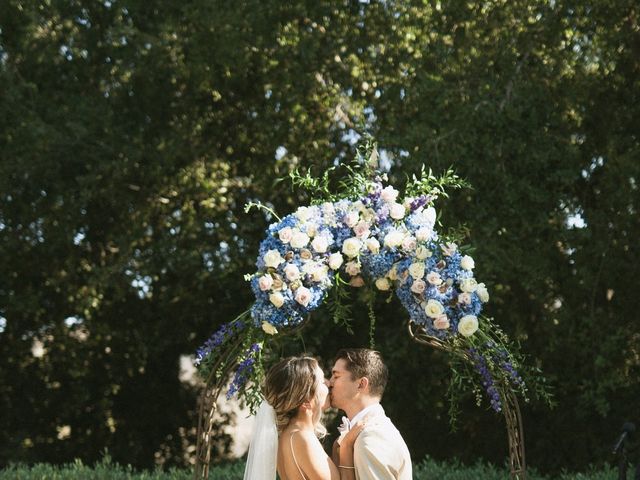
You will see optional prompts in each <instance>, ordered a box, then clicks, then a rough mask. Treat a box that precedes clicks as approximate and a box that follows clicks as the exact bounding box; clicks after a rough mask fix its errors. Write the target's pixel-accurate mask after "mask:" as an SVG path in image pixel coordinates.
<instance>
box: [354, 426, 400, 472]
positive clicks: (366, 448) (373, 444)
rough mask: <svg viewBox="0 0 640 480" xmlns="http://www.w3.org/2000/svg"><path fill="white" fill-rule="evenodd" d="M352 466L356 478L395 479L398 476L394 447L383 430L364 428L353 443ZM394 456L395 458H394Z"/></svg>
mask: <svg viewBox="0 0 640 480" xmlns="http://www.w3.org/2000/svg"><path fill="white" fill-rule="evenodd" d="M354 448H355V451H354V466H355V467H356V478H358V480H395V479H397V478H398V469H397V466H396V464H397V463H398V461H399V460H400V459H398V458H397V453H396V449H395V448H393V446H392V445H390V444H389V439H386V438H385V436H384V432H383V431H380V430H378V429H372V430H369V431H367V430H365V431H364V432H362V433H361V434H360V436H359V437H358V440H357V441H356V444H355V447H354ZM394 457H395V458H394Z"/></svg>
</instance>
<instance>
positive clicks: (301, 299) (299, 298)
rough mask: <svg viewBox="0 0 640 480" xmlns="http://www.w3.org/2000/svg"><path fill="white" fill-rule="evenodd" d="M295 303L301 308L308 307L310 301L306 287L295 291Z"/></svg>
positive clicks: (309, 291)
mask: <svg viewBox="0 0 640 480" xmlns="http://www.w3.org/2000/svg"><path fill="white" fill-rule="evenodd" d="M295 299H296V302H298V303H299V304H300V305H302V306H303V307H306V306H307V305H309V302H310V301H311V290H309V289H308V288H307V287H300V288H298V289H297V290H296V296H295Z"/></svg>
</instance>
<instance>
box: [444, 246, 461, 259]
mask: <svg viewBox="0 0 640 480" xmlns="http://www.w3.org/2000/svg"><path fill="white" fill-rule="evenodd" d="M441 248H442V253H444V254H445V255H447V256H449V257H450V256H451V255H453V254H454V253H456V251H457V250H458V246H457V245H456V244H455V243H447V244H446V245H442V247H441Z"/></svg>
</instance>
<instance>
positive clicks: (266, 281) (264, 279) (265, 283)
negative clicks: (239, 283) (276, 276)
mask: <svg viewBox="0 0 640 480" xmlns="http://www.w3.org/2000/svg"><path fill="white" fill-rule="evenodd" d="M271 285H273V278H271V275H263V276H261V277H260V278H259V279H258V286H259V287H260V290H262V291H263V292H264V291H265V290H269V289H270V288H271Z"/></svg>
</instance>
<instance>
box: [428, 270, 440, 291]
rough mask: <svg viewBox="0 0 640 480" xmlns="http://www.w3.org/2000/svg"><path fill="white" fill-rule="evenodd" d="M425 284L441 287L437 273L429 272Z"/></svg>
mask: <svg viewBox="0 0 640 480" xmlns="http://www.w3.org/2000/svg"><path fill="white" fill-rule="evenodd" d="M427 282H429V283H430V284H431V285H435V286H436V287H437V286H438V285H442V278H441V277H440V274H439V273H438V272H429V273H428V274H427Z"/></svg>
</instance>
